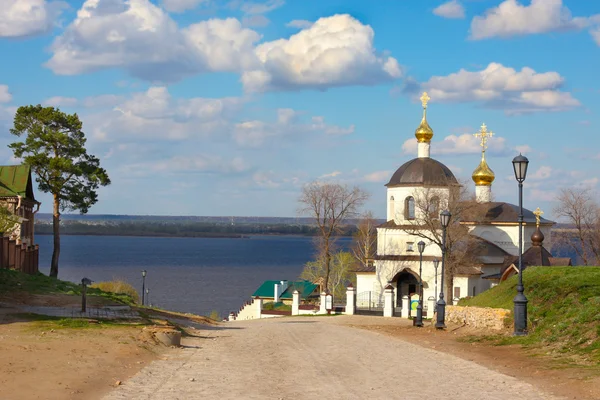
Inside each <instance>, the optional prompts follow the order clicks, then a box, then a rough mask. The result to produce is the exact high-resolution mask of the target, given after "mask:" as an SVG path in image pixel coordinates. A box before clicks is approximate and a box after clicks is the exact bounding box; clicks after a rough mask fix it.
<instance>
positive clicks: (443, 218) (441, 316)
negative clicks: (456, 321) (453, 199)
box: [435, 210, 452, 329]
mask: <svg viewBox="0 0 600 400" xmlns="http://www.w3.org/2000/svg"><path fill="white" fill-rule="evenodd" d="M451 217H452V214H450V211H448V210H444V211H442V212H441V213H440V223H441V224H442V280H441V282H440V285H441V286H440V288H441V289H440V299H439V300H438V302H437V322H436V323H435V327H436V328H437V329H445V328H446V322H445V319H446V301H444V266H445V264H446V228H448V225H450V218H451Z"/></svg>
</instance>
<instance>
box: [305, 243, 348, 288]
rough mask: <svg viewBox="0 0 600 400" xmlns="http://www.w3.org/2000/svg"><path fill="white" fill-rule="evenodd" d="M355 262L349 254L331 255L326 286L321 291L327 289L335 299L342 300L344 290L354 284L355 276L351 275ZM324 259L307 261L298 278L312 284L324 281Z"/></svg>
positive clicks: (344, 252)
mask: <svg viewBox="0 0 600 400" xmlns="http://www.w3.org/2000/svg"><path fill="white" fill-rule="evenodd" d="M355 264H356V260H355V259H354V257H353V255H352V254H351V253H348V252H346V251H338V252H336V253H333V254H332V255H331V271H330V277H329V282H328V286H323V287H322V288H321V290H323V289H325V288H327V289H328V290H329V291H330V292H331V293H332V294H333V297H334V298H336V299H343V298H344V293H345V289H346V287H347V286H348V284H349V283H351V282H352V283H356V282H355V278H356V275H355V274H353V273H352V269H353V268H352V267H353V266H355ZM324 276H325V259H324V257H319V258H317V260H315V261H309V262H307V263H306V264H304V269H303V270H302V273H301V274H300V278H302V279H306V280H309V281H311V282H313V283H317V282H319V283H320V282H321V281H324V279H323V277H324Z"/></svg>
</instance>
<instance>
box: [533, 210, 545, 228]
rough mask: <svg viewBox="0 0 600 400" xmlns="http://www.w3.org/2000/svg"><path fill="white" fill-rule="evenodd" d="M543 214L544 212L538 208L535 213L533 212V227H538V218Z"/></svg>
mask: <svg viewBox="0 0 600 400" xmlns="http://www.w3.org/2000/svg"><path fill="white" fill-rule="evenodd" d="M543 214H544V212H543V211H542V210H540V208H539V207H538V208H536V209H535V211H534V212H533V215H535V226H540V217H541V216H542V215H543Z"/></svg>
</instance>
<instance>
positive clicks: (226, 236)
mask: <svg viewBox="0 0 600 400" xmlns="http://www.w3.org/2000/svg"><path fill="white" fill-rule="evenodd" d="M35 235H36V236H52V235H53V233H52V232H38V233H36V234H35ZM60 235H61V236H127V237H160V238H207V239H247V238H249V237H250V235H242V234H236V233H232V234H222V235H219V234H214V233H207V234H205V235H203V234H200V233H198V234H195V235H168V234H161V233H152V232H150V233H146V234H141V233H139V232H138V233H133V232H132V233H127V232H124V233H115V232H110V233H101V232H85V233H83V232H82V233H78V232H61V233H60ZM253 236H254V235H253ZM265 236H267V235H265ZM273 236H275V235H273ZM277 236H280V235H277ZM286 236H287V235H286Z"/></svg>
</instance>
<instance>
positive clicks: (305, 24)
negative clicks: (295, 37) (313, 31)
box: [285, 19, 313, 29]
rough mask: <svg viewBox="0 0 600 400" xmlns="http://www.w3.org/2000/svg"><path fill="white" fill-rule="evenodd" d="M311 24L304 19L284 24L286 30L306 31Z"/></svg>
mask: <svg viewBox="0 0 600 400" xmlns="http://www.w3.org/2000/svg"><path fill="white" fill-rule="evenodd" d="M312 24H313V23H312V22H311V21H307V20H305V19H295V20H292V21H290V22H288V23H287V24H285V26H287V27H288V28H299V29H306V28H310V27H311V26H312Z"/></svg>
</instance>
